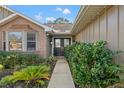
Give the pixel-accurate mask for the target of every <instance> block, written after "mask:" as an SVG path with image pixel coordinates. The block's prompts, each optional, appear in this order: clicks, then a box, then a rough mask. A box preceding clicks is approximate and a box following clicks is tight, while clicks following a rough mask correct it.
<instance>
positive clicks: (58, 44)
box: [55, 39, 61, 47]
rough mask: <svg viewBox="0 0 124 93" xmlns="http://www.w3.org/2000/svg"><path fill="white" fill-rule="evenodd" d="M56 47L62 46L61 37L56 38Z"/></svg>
mask: <svg viewBox="0 0 124 93" xmlns="http://www.w3.org/2000/svg"><path fill="white" fill-rule="evenodd" d="M55 47H61V39H55Z"/></svg>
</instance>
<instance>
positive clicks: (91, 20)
mask: <svg viewBox="0 0 124 93" xmlns="http://www.w3.org/2000/svg"><path fill="white" fill-rule="evenodd" d="M71 32H72V34H73V36H74V37H75V41H79V42H95V41H98V40H105V41H107V42H108V46H107V47H108V48H110V49H111V50H113V51H122V53H120V54H119V55H117V56H115V59H114V60H115V62H116V63H118V64H122V63H123V61H124V53H123V51H124V38H123V35H124V6H123V5H120V6H117V5H115V6H110V5H107V6H105V5H100V6H99V5H98V6H96V5H90V6H89V5H85V6H81V8H80V11H79V13H78V15H77V18H76V19H75V22H74V24H73V27H72V31H71Z"/></svg>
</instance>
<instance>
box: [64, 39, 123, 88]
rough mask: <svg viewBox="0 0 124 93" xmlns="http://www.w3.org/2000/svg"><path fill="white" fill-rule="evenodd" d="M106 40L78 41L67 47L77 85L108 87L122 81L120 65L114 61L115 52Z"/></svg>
mask: <svg viewBox="0 0 124 93" xmlns="http://www.w3.org/2000/svg"><path fill="white" fill-rule="evenodd" d="M106 44H107V42H106V41H97V42H95V43H79V42H76V43H74V44H72V45H71V46H67V47H66V48H65V57H66V59H67V61H68V62H69V65H70V69H71V72H72V76H73V79H74V82H75V84H76V86H77V87H108V86H111V85H114V84H117V83H120V78H119V76H118V73H119V72H120V71H121V69H120V67H119V66H118V65H116V64H114V63H113V62H112V59H113V57H114V54H115V53H113V52H112V51H111V50H110V49H108V48H107V47H106Z"/></svg>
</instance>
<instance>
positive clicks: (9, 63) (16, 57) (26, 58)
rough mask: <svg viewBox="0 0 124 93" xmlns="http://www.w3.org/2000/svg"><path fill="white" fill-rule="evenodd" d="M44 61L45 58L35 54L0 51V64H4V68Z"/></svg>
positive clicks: (37, 63)
mask: <svg viewBox="0 0 124 93" xmlns="http://www.w3.org/2000/svg"><path fill="white" fill-rule="evenodd" d="M44 63H45V59H44V58H42V57H41V56H39V55H36V54H26V53H17V52H5V51H4V52H0V64H2V65H4V66H5V68H10V69H15V68H21V67H26V66H30V65H40V64H44Z"/></svg>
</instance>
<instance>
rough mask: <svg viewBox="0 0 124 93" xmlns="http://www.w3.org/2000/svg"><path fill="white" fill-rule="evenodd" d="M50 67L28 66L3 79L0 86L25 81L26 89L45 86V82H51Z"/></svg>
mask: <svg viewBox="0 0 124 93" xmlns="http://www.w3.org/2000/svg"><path fill="white" fill-rule="evenodd" d="M49 70H50V69H49V67H48V66H46V65H42V66H28V67H27V68H24V69H22V70H20V71H16V72H14V73H13V75H11V76H7V77H4V78H2V80H1V81H0V85H2V84H6V85H7V84H10V83H13V84H15V83H17V82H19V81H23V82H24V83H25V87H30V86H31V87H34V86H35V87H40V86H42V85H44V84H45V81H47V80H49Z"/></svg>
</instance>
